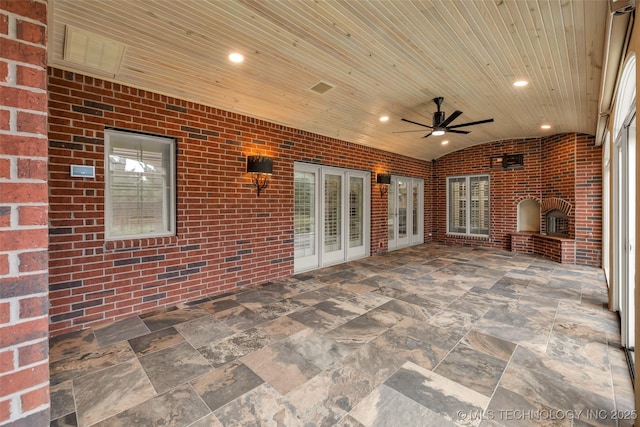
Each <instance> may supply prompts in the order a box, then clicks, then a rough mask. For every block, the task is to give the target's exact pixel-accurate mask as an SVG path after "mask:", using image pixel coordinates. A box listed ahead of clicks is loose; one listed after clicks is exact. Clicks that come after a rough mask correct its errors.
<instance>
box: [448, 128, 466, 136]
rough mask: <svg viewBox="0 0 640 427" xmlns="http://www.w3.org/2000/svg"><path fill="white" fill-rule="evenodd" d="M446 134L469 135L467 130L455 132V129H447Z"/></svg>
mask: <svg viewBox="0 0 640 427" xmlns="http://www.w3.org/2000/svg"><path fill="white" fill-rule="evenodd" d="M447 132H451V133H462V134H464V135H466V134H468V133H471V132H469V131H468V130H455V129H448V128H447Z"/></svg>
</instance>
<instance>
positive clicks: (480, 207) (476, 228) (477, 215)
mask: <svg viewBox="0 0 640 427" xmlns="http://www.w3.org/2000/svg"><path fill="white" fill-rule="evenodd" d="M469 187H470V194H469V197H470V199H471V205H470V206H471V209H470V215H471V218H470V227H471V228H470V233H471V234H486V235H488V234H489V178H488V177H485V176H483V177H470V178H469Z"/></svg>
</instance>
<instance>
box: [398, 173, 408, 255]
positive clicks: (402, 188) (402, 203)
mask: <svg viewBox="0 0 640 427" xmlns="http://www.w3.org/2000/svg"><path fill="white" fill-rule="evenodd" d="M397 182H398V185H397V187H398V200H397V202H396V203H397V206H398V207H397V210H396V216H397V218H398V229H397V230H396V231H397V233H398V247H402V246H407V245H408V244H409V238H408V231H409V230H408V228H409V226H410V224H409V210H408V209H407V208H408V205H409V198H408V194H407V193H408V183H407V179H406V178H400V179H398V180H397Z"/></svg>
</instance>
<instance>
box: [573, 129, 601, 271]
mask: <svg viewBox="0 0 640 427" xmlns="http://www.w3.org/2000/svg"><path fill="white" fill-rule="evenodd" d="M575 140H576V143H575V144H576V174H575V183H576V190H575V206H574V213H575V214H574V215H573V216H574V220H575V240H576V262H577V263H578V264H588V265H595V266H600V265H602V147H596V146H594V140H593V138H590V137H588V136H585V135H577V136H576V137H575Z"/></svg>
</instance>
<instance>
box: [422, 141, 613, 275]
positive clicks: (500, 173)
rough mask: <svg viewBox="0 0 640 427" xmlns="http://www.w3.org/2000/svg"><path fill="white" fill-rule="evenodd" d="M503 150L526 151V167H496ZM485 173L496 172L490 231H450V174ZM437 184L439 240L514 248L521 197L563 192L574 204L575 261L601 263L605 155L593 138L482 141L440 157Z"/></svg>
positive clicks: (436, 234) (492, 183)
mask: <svg viewBox="0 0 640 427" xmlns="http://www.w3.org/2000/svg"><path fill="white" fill-rule="evenodd" d="M501 154H524V155H525V156H524V168H522V169H508V170H496V169H491V167H490V160H491V157H492V156H499V155H501ZM479 174H488V175H489V176H490V186H491V190H490V191H491V201H490V209H491V223H490V227H491V228H490V229H491V231H490V236H489V238H488V239H482V238H466V237H458V236H448V235H447V234H446V230H447V223H446V178H447V177H448V176H456V175H479ZM432 183H433V200H434V202H433V226H432V230H431V232H432V233H433V236H434V240H437V241H440V242H447V243H455V244H463V245H473V246H488V247H495V248H502V249H506V250H510V249H511V233H513V232H515V231H516V229H517V218H518V217H517V204H518V202H519V201H521V200H522V199H524V198H528V197H530V198H535V199H538V200H544V199H547V198H553V197H558V198H561V199H563V200H566V201H568V202H569V203H571V205H572V206H573V209H572V212H571V216H570V228H571V237H572V238H574V237H575V240H576V242H575V250H576V255H575V262H576V263H577V264H585V265H592V266H596V267H599V266H600V265H601V246H602V220H601V217H602V160H601V147H595V146H594V138H593V137H590V136H586V135H576V134H563V135H555V136H551V137H548V138H533V139H522V140H512V141H499V142H492V143H487V144H481V145H476V146H473V147H469V148H467V149H464V150H460V151H457V152H454V153H450V154H447V155H445V156H443V157H441V158H439V159H437V160H436V161H435V162H434V167H433V180H432ZM565 246H566V247H567V248H568V247H569V246H571V245H569V246H567V245H565ZM566 250H569V249H566ZM566 250H565V251H566ZM571 258H573V256H572V257H571Z"/></svg>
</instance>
